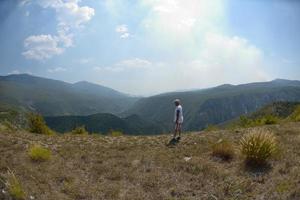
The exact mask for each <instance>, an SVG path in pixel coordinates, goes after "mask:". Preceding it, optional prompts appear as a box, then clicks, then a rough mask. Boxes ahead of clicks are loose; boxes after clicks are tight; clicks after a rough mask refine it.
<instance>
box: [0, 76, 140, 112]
mask: <svg viewBox="0 0 300 200" xmlns="http://www.w3.org/2000/svg"><path fill="white" fill-rule="evenodd" d="M0 91H1V95H0V103H1V104H9V105H13V106H18V107H23V108H25V109H27V110H29V111H34V112H38V113H41V114H43V115H72V114H73V115H75V114H76V115H87V114H93V113H99V112H109V113H120V112H122V111H123V110H125V109H127V108H128V107H129V106H130V105H132V103H133V102H135V101H136V100H137V99H136V98H134V97H130V96H128V95H126V94H123V93H120V92H117V91H115V90H112V89H110V88H106V87H103V86H100V85H96V84H92V83H88V82H79V83H75V84H69V83H66V82H62V81H56V80H51V79H46V78H40V77H35V76H31V75H27V74H21V75H10V76H0Z"/></svg>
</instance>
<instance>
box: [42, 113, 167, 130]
mask: <svg viewBox="0 0 300 200" xmlns="http://www.w3.org/2000/svg"><path fill="white" fill-rule="evenodd" d="M45 121H46V123H47V125H48V126H49V127H50V128H51V129H53V130H55V131H58V132H61V133H64V132H70V131H71V130H73V129H74V128H76V127H78V126H85V128H86V129H87V130H88V131H89V132H91V133H102V134H107V133H108V132H109V131H111V130H117V131H121V132H123V133H125V134H128V135H141V134H149V135H151V134H159V133H161V132H162V129H161V128H160V127H159V126H158V125H155V124H152V123H150V122H148V121H145V120H143V119H141V118H140V117H139V116H137V115H131V116H129V117H126V118H119V117H117V116H115V115H112V114H108V113H100V114H94V115H89V116H60V117H45Z"/></svg>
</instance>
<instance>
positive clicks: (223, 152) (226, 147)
mask: <svg viewBox="0 0 300 200" xmlns="http://www.w3.org/2000/svg"><path fill="white" fill-rule="evenodd" d="M212 155H213V156H216V157H219V158H221V159H222V160H226V161H228V160H231V159H232V158H233V157H234V148H233V145H232V144H231V143H230V142H228V141H227V140H222V139H221V140H219V141H218V142H217V143H216V144H214V145H213V146H212Z"/></svg>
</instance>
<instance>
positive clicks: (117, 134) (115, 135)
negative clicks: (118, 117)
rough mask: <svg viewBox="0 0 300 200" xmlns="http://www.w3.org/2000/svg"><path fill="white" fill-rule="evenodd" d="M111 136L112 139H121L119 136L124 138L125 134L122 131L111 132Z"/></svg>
mask: <svg viewBox="0 0 300 200" xmlns="http://www.w3.org/2000/svg"><path fill="white" fill-rule="evenodd" d="M109 135H110V136H112V137H119V136H122V135H123V133H122V132H121V131H116V130H111V131H110V133H109Z"/></svg>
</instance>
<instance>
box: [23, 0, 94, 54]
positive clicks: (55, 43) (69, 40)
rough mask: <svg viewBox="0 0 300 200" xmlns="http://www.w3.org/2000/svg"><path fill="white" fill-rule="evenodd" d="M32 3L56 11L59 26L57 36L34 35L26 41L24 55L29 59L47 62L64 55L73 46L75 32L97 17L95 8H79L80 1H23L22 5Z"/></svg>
mask: <svg viewBox="0 0 300 200" xmlns="http://www.w3.org/2000/svg"><path fill="white" fill-rule="evenodd" d="M32 2H34V3H37V4H38V5H40V6H41V7H43V8H44V9H47V8H51V9H54V10H55V13H56V19H57V22H58V24H57V34H56V35H32V36H29V37H28V38H26V39H25V41H24V47H25V48H26V51H25V52H23V53H22V54H23V55H24V56H25V58H27V59H35V60H45V59H49V58H51V57H52V56H53V55H59V54H61V53H63V52H64V50H65V49H66V48H68V47H72V46H73V37H74V31H75V30H76V29H79V28H82V27H83V26H84V24H86V23H87V22H88V21H90V20H91V19H92V17H93V16H94V15H95V10H94V9H93V8H90V7H88V6H79V4H78V3H79V0H68V1H65V0H39V1H37V0H32V1H29V0H23V1H22V2H21V5H27V4H29V3H32ZM46 37H47V38H46ZM35 40H38V41H37V42H36V41H35ZM44 40H47V41H44ZM31 43H32V44H31ZM47 45H48V46H47Z"/></svg>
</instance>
